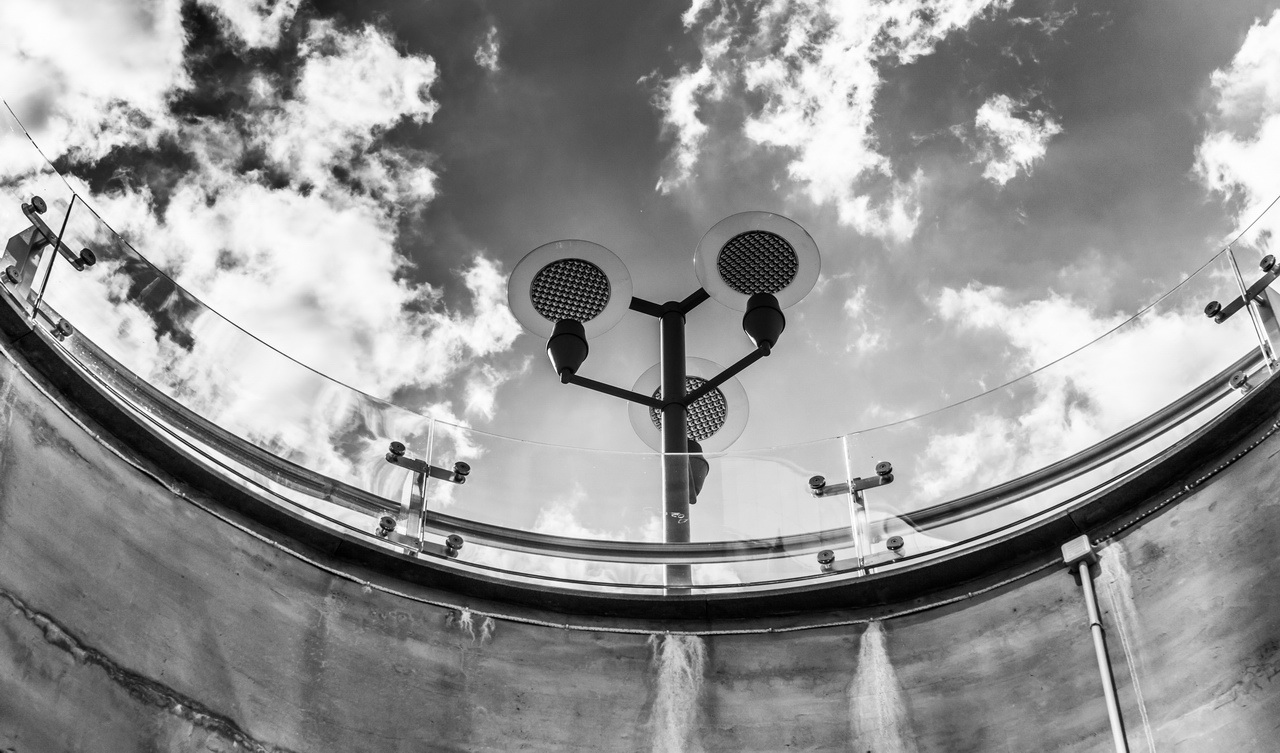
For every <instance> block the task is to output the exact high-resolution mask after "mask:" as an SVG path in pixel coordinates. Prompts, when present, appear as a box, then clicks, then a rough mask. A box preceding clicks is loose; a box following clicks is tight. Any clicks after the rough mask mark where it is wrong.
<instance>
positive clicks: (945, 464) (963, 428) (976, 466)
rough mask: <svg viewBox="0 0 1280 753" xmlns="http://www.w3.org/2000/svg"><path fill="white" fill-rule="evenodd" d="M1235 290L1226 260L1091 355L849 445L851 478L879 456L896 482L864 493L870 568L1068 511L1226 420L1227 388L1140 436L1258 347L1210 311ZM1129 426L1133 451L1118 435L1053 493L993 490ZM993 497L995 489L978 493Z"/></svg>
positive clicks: (1055, 483) (1243, 319)
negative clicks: (1188, 414) (1219, 418)
mask: <svg viewBox="0 0 1280 753" xmlns="http://www.w3.org/2000/svg"><path fill="white" fill-rule="evenodd" d="M1236 289H1237V287H1236V283H1235V281H1234V277H1233V276H1232V274H1231V272H1230V268H1229V266H1228V264H1227V262H1226V259H1225V257H1223V256H1222V255H1219V256H1217V257H1215V258H1214V259H1213V260H1212V261H1211V262H1210V263H1209V264H1208V265H1206V266H1205V267H1204V268H1203V269H1201V270H1200V271H1198V272H1197V273H1196V274H1195V275H1193V276H1192V277H1190V278H1189V279H1187V280H1186V281H1184V282H1183V283H1182V284H1181V285H1180V286H1179V287H1178V288H1177V289H1176V290H1174V291H1172V292H1170V293H1169V294H1168V295H1166V296H1164V297H1163V298H1161V299H1160V300H1159V301H1158V302H1156V303H1155V304H1153V305H1152V306H1150V307H1148V308H1147V309H1145V310H1143V311H1142V312H1141V313H1139V314H1138V315H1136V316H1135V317H1133V318H1132V319H1130V320H1128V321H1126V322H1124V323H1122V324H1120V325H1119V326H1117V327H1116V328H1115V329H1114V330H1112V331H1111V332H1109V333H1107V334H1105V335H1103V336H1101V337H1099V338H1098V339H1097V340H1096V341H1094V342H1092V343H1090V344H1089V345H1088V346H1087V347H1084V348H1082V349H1080V350H1078V351H1076V352H1074V353H1072V354H1070V355H1068V356H1066V357H1064V358H1062V359H1060V360H1058V361H1056V362H1054V363H1052V364H1050V365H1048V366H1045V367H1044V368H1042V369H1040V370H1038V371H1036V372H1034V373H1032V374H1029V375H1027V376H1025V377H1022V378H1019V379H1017V380H1015V381H1013V382H1011V383H1009V384H1007V385H1004V386H1002V387H999V388H997V389H994V390H991V391H989V392H986V393H984V394H981V395H979V396H977V397H975V398H972V399H970V400H968V401H965V402H962V403H958V404H956V405H952V406H950V407H947V408H944V409H941V410H938V411H935V412H933V413H930V414H927V415H924V416H921V417H919V418H915V419H910V420H907V421H904V422H901V423H898V424H893V425H889V426H884V427H881V428H877V429H873V430H870V431H865V432H861V433H859V434H857V435H854V436H852V437H851V440H850V465H851V467H852V468H854V473H858V472H859V471H862V472H863V473H862V474H861V475H867V473H866V472H868V471H870V470H871V469H872V468H873V466H874V465H875V464H876V463H877V462H880V461H889V462H891V463H892V464H893V466H894V475H895V481H894V483H893V484H891V485H888V486H883V487H877V488H874V489H870V490H868V491H867V492H866V493H865V499H866V502H867V510H868V518H869V520H868V533H869V541H870V546H871V552H872V555H873V558H874V561H890V560H894V559H896V558H898V557H899V556H903V555H914V554H919V553H922V552H927V551H931V550H935V549H939V548H942V547H946V546H949V545H951V544H952V543H955V542H962V541H966V540H969V539H971V538H973V537H975V536H980V535H982V534H984V533H988V532H990V531H993V530H995V529H998V528H1001V527H1004V526H1008V525H1011V524H1014V523H1017V522H1018V521H1022V520H1024V519H1026V518H1028V516H1034V515H1036V514H1038V513H1042V512H1044V511H1047V510H1050V509H1052V508H1054V507H1055V506H1058V505H1061V504H1068V503H1070V502H1072V501H1073V500H1074V499H1076V498H1077V497H1080V498H1082V495H1087V494H1088V493H1089V492H1091V491H1093V490H1095V489H1097V488H1099V487H1100V485H1103V484H1106V483H1107V482H1109V481H1110V480H1112V479H1113V478H1115V477H1116V476H1118V475H1120V474H1123V473H1126V472H1128V471H1131V470H1133V469H1135V468H1138V467H1140V466H1141V464H1142V463H1144V462H1145V461H1147V460H1149V459H1151V458H1152V457H1154V456H1155V455H1156V454H1157V453H1158V452H1159V451H1161V450H1163V449H1165V448H1167V447H1168V446H1170V445H1172V444H1173V443H1174V442H1175V441H1177V440H1178V439H1180V438H1182V437H1184V436H1186V435H1187V434H1189V433H1190V432H1191V431H1193V430H1194V429H1195V428H1197V427H1199V426H1201V425H1203V424H1204V423H1205V422H1207V421H1208V420H1210V419H1211V418H1212V417H1214V416H1216V415H1218V414H1219V413H1221V411H1222V410H1224V409H1225V408H1226V407H1227V406H1229V405H1230V404H1231V403H1232V402H1234V398H1231V397H1223V396H1222V395H1223V393H1222V391H1221V390H1219V393H1218V395H1219V398H1218V399H1216V400H1205V401H1204V405H1203V406H1202V409H1201V410H1200V412H1199V413H1197V414H1196V415H1195V416H1193V417H1192V418H1190V419H1189V420H1187V421H1185V422H1183V423H1181V424H1179V425H1176V426H1166V427H1159V426H1157V427H1153V428H1151V430H1150V431H1140V430H1141V429H1142V428H1143V427H1144V426H1145V425H1143V424H1142V421H1143V419H1146V418H1148V417H1149V416H1151V415H1152V414H1154V413H1156V412H1157V411H1159V410H1160V409H1162V408H1164V407H1165V406H1167V405H1169V404H1171V403H1173V402H1174V401H1176V400H1179V399H1180V398H1183V397H1184V396H1185V395H1187V394H1188V393H1190V392H1192V391H1193V390H1194V389H1195V388H1196V387H1198V386H1200V385H1202V384H1203V383H1204V382H1205V381H1206V380H1208V379H1210V378H1211V377H1213V376H1215V375H1217V374H1219V373H1220V372H1222V371H1223V370H1225V369H1227V368H1228V367H1229V366H1231V365H1232V364H1233V363H1235V362H1236V361H1237V360H1239V359H1240V358H1241V357H1242V356H1244V355H1245V354H1247V353H1249V352H1250V350H1251V348H1252V351H1253V352H1254V353H1256V352H1257V342H1256V339H1255V338H1254V335H1253V331H1252V326H1251V324H1250V322H1249V320H1248V317H1247V315H1246V314H1244V313H1241V314H1240V315H1238V316H1236V317H1233V318H1232V319H1231V320H1229V321H1227V322H1224V323H1222V324H1215V323H1214V322H1213V320H1211V319H1209V318H1208V317H1206V316H1205V314H1204V307H1205V304H1206V303H1208V302H1209V301H1211V300H1214V299H1217V300H1220V301H1222V302H1224V303H1225V302H1226V301H1229V300H1230V299H1231V297H1232V291H1233V290H1236ZM1223 381H1225V379H1224V380H1223ZM1219 386H1222V383H1221V382H1220V383H1219ZM1150 423H1152V422H1148V424H1150ZM1125 430H1130V431H1131V432H1133V433H1135V434H1136V435H1137V437H1136V441H1138V444H1137V446H1136V447H1135V446H1131V445H1132V444H1133V443H1124V442H1121V441H1120V440H1121V439H1123V438H1124V437H1123V436H1121V437H1119V438H1118V439H1115V441H1114V442H1113V444H1116V447H1115V448H1114V451H1112V452H1107V453H1102V452H1099V453H1097V455H1098V456H1097V457H1096V458H1094V459H1092V460H1090V461H1089V462H1084V459H1082V458H1077V460H1079V461H1080V462H1078V463H1076V465H1078V466H1079V467H1078V468H1077V469H1076V471H1075V474H1074V476H1072V477H1070V478H1065V479H1064V478H1062V477H1053V478H1052V479H1050V483H1048V484H1047V488H1043V489H1041V488H1039V487H1038V486H1036V485H1034V484H1031V483H1023V484H1020V485H1018V486H1017V488H1006V489H999V488H996V487H998V486H999V485H1001V484H1005V483H1006V482H1010V481H1013V480H1014V479H1022V480H1023V481H1028V482H1029V481H1031V480H1033V478H1030V477H1028V476H1027V474H1031V473H1032V472H1033V471H1037V470H1039V469H1043V468H1046V467H1048V466H1051V465H1052V464H1055V463H1059V462H1063V461H1066V460H1067V459H1068V458H1071V457H1072V456H1074V455H1076V454H1077V453H1081V452H1083V451H1085V450H1088V449H1089V448H1091V447H1095V446H1096V445H1098V443H1100V442H1102V441H1103V440H1107V439H1108V438H1115V437H1116V436H1117V435H1118V434H1119V433H1120V432H1122V431H1125ZM1042 486H1043V485H1042ZM984 490H990V491H991V492H992V493H990V494H984V495H978V493H979V492H983V491H984ZM970 495H978V496H970ZM990 508H995V509H990ZM894 535H898V536H901V537H902V538H903V539H904V541H903V544H904V546H903V548H902V549H900V550H898V551H897V552H896V553H895V552H890V551H889V550H888V548H887V546H886V544H887V542H888V539H889V538H890V537H891V536H894ZM895 543H896V542H895ZM842 556H846V555H844V554H842Z"/></svg>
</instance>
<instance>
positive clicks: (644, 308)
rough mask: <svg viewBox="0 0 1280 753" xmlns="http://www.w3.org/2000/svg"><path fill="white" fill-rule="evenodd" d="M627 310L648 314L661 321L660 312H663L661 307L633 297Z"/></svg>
mask: <svg viewBox="0 0 1280 753" xmlns="http://www.w3.org/2000/svg"><path fill="white" fill-rule="evenodd" d="M628 308H630V309H631V310H632V311H635V312H638V313H641V314H648V315H649V316H652V317H654V318H655V319H661V318H662V312H663V311H664V309H663V307H662V306H661V305H659V304H657V303H654V302H653V301H646V300H645V299H643V298H637V297H635V296H632V297H631V305H630V306H629V307H628Z"/></svg>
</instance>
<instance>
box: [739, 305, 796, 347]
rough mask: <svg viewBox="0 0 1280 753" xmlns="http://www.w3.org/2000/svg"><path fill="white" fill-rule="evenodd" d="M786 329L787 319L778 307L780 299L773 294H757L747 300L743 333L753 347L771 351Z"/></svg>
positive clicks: (743, 317)
mask: <svg viewBox="0 0 1280 753" xmlns="http://www.w3.org/2000/svg"><path fill="white" fill-rule="evenodd" d="M786 327H787V318H786V316H784V315H783V313H782V307H781V306H779V305H778V299H777V298H775V297H774V296H773V295H772V294H771V293H755V294H753V295H752V296H751V297H750V298H749V299H747V313H745V314H743V315H742V331H743V332H746V333H747V337H748V338H750V339H751V344H752V345H755V346H756V347H757V348H764V349H765V350H766V351H767V350H771V349H772V348H773V346H774V344H775V343H777V342H778V338H779V337H780V336H781V335H782V330H784V329H786Z"/></svg>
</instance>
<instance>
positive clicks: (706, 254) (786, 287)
mask: <svg viewBox="0 0 1280 753" xmlns="http://www.w3.org/2000/svg"><path fill="white" fill-rule="evenodd" d="M693 266H694V271H695V272H697V275H698V282H699V283H701V284H702V287H703V288H704V289H706V291H707V292H708V293H709V294H710V295H711V297H712V298H714V299H715V300H717V301H719V302H720V303H722V304H724V305H725V306H728V307H729V308H731V309H735V310H737V311H746V309H747V301H748V299H750V298H751V296H752V295H754V294H756V293H770V294H772V295H773V296H774V297H775V298H777V299H778V305H779V306H781V307H782V308H784V309H785V308H787V307H789V306H793V305H795V304H796V303H798V302H799V301H800V299H801V298H804V297H805V295H807V294H808V293H809V291H810V290H813V286H814V284H815V283H816V282H817V281H818V272H819V271H820V270H821V267H822V260H821V259H820V258H819V255H818V245H817V244H816V243H814V242H813V238H812V237H810V235H809V233H807V232H806V231H805V229H804V228H802V227H800V226H799V225H797V224H796V223H794V222H792V221H791V220H789V219H787V218H786V217H783V216H782V215H780V214H773V213H772V212H742V213H741V214H735V215H733V216H731V217H726V218H725V219H723V220H720V221H719V222H717V223H716V224H715V225H714V226H713V227H712V228H711V229H710V230H708V231H707V234H706V235H704V236H703V237H702V241H701V242H700V243H698V248H697V251H695V252H694V256H693Z"/></svg>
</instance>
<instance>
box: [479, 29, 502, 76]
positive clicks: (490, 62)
mask: <svg viewBox="0 0 1280 753" xmlns="http://www.w3.org/2000/svg"><path fill="white" fill-rule="evenodd" d="M498 52H499V46H498V27H496V26H490V27H489V33H488V34H485V36H484V41H482V42H481V43H480V46H479V47H477V48H476V54H475V59H476V65H478V66H480V67H481V68H484V69H485V70H487V71H490V72H495V71H497V70H498V67H499V63H498Z"/></svg>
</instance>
